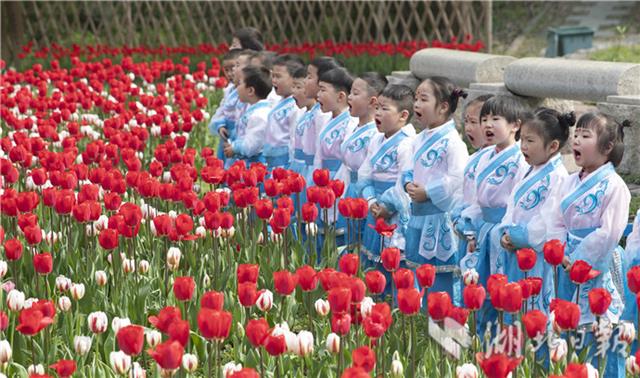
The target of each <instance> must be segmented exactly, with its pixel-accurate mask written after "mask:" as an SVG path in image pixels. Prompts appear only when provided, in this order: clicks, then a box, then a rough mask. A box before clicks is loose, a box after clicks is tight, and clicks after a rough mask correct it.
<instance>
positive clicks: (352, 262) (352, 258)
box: [338, 253, 360, 276]
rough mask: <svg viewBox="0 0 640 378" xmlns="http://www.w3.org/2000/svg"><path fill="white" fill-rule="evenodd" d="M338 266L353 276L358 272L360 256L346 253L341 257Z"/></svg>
mask: <svg viewBox="0 0 640 378" xmlns="http://www.w3.org/2000/svg"><path fill="white" fill-rule="evenodd" d="M338 266H339V267H340V271H342V272H344V273H346V274H348V275H350V276H353V275H355V274H356V273H358V268H359V267H360V256H358V255H357V254H355V253H346V254H344V255H342V257H340V261H339V262H338Z"/></svg>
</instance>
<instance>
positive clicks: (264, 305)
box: [256, 289, 273, 312]
mask: <svg viewBox="0 0 640 378" xmlns="http://www.w3.org/2000/svg"><path fill="white" fill-rule="evenodd" d="M256 305H257V306H258V308H259V309H260V311H262V312H267V311H269V310H271V307H272V306H273V293H272V292H271V291H270V290H266V289H265V290H262V292H261V293H260V295H259V296H258V299H257V300H256Z"/></svg>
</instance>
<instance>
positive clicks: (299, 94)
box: [293, 78, 309, 108]
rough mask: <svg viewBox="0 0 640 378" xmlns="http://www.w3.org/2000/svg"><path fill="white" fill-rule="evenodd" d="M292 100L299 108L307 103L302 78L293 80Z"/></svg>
mask: <svg viewBox="0 0 640 378" xmlns="http://www.w3.org/2000/svg"><path fill="white" fill-rule="evenodd" d="M293 98H294V100H296V105H298V107H299V108H304V107H305V106H307V104H308V103H309V99H308V98H307V95H306V93H305V90H304V78H299V79H293Z"/></svg>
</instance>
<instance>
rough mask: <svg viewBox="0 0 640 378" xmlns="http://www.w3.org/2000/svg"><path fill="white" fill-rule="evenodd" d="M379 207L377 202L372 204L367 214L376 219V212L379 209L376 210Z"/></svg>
mask: <svg viewBox="0 0 640 378" xmlns="http://www.w3.org/2000/svg"><path fill="white" fill-rule="evenodd" d="M379 207H380V205H378V203H377V202H375V203H373V204H372V205H371V206H370V207H369V212H370V213H371V215H373V217H374V218H377V217H378V211H379V209H378V208H379Z"/></svg>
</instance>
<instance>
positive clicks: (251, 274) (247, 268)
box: [236, 264, 260, 284]
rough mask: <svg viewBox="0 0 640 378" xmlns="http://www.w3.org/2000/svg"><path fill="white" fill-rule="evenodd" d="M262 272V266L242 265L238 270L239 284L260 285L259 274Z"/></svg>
mask: <svg viewBox="0 0 640 378" xmlns="http://www.w3.org/2000/svg"><path fill="white" fill-rule="evenodd" d="M259 272H260V266H259V265H258V264H240V265H238V269H237V270H236V277H237V279H238V283H239V284H241V283H245V282H251V283H254V284H257V283H258V273H259Z"/></svg>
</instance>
